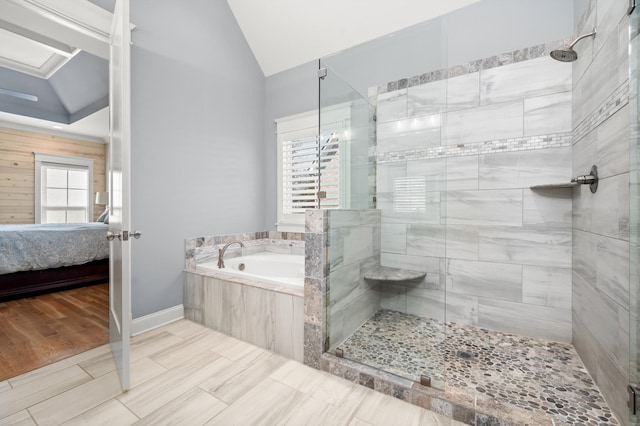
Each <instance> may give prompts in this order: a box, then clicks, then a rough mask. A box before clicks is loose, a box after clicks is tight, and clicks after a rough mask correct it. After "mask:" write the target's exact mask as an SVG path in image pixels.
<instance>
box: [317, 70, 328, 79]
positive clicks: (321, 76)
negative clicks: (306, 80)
mask: <svg viewBox="0 0 640 426" xmlns="http://www.w3.org/2000/svg"><path fill="white" fill-rule="evenodd" d="M326 76H327V69H326V68H320V69H319V70H318V78H319V79H320V80H324V78H325V77H326Z"/></svg>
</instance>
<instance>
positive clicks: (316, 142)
mask: <svg viewBox="0 0 640 426" xmlns="http://www.w3.org/2000/svg"><path fill="white" fill-rule="evenodd" d="M346 111H348V109H346V108H344V107H343V108H341V109H339V111H338V112H337V113H336V112H335V110H332V111H331V112H329V113H327V116H325V117H323V132H322V134H321V135H320V137H318V136H317V134H318V113H317V111H312V112H309V113H305V114H299V115H295V116H290V117H285V118H282V119H279V120H276V124H277V134H278V138H277V139H278V223H277V229H278V230H279V231H298V232H303V231H304V212H305V210H307V209H314V208H318V206H319V207H320V208H323V209H335V208H339V207H340V206H342V205H344V203H343V201H342V199H343V193H344V191H342V190H341V185H344V180H345V179H344V176H345V172H344V169H345V166H346V163H347V162H346V155H347V153H346V151H345V142H346V138H345V137H344V136H345V134H346V132H345V123H346V120H347V119H348V114H345V112H346ZM323 114H325V112H324V110H323Z"/></svg>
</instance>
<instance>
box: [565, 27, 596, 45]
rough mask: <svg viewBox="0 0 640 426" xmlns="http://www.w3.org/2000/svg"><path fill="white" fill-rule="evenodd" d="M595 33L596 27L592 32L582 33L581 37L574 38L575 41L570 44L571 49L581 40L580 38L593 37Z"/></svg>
mask: <svg viewBox="0 0 640 426" xmlns="http://www.w3.org/2000/svg"><path fill="white" fill-rule="evenodd" d="M594 35H596V29H595V28H594V29H593V31H591V32H590V33H587V34H582V35H581V36H580V37H578V38H577V39H575V40H573V42H572V43H571V44H570V45H569V49H573V46H575V45H576V43H577V42H579V41H580V40H582V39H583V38H587V37H593V36H594Z"/></svg>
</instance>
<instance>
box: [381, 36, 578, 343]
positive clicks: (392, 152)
mask: <svg viewBox="0 0 640 426" xmlns="http://www.w3.org/2000/svg"><path fill="white" fill-rule="evenodd" d="M561 43H562V41H554V42H550V43H548V44H547V45H541V46H534V47H528V48H525V49H521V50H518V51H516V52H510V53H505V54H503V55H498V56H496V57H493V58H486V59H484V60H478V61H474V62H472V63H470V64H466V65H464V66H455V67H452V68H450V69H448V70H440V71H437V72H434V73H428V74H425V75H423V76H418V77H413V78H409V79H404V80H401V81H399V82H393V83H390V84H387V85H385V86H383V87H380V88H378V89H377V92H378V93H375V92H376V90H372V91H370V95H372V100H374V101H375V102H377V137H378V155H377V200H378V208H379V209H380V210H381V211H382V227H381V233H382V247H381V251H382V253H381V263H382V265H383V266H390V267H397V268H405V269H416V270H422V271H426V272H427V276H426V278H425V279H424V281H423V282H422V283H420V284H418V285H416V284H410V285H406V286H404V285H385V286H382V287H381V294H382V296H381V302H380V303H381V307H382V308H386V309H393V310H397V311H401V312H406V313H409V314H413V315H420V316H424V317H432V318H436V319H439V320H443V319H446V320H447V321H455V322H458V323H462V324H472V325H478V326H481V327H486V328H490V329H494V330H499V331H505V332H513V333H518V334H522V335H527V336H532V337H539V338H545V339H550V340H556V341H563V342H570V341H571V238H572V234H571V190H570V189H561V190H546V191H532V190H530V189H529V187H530V186H531V185H538V184H548V183H559V182H568V180H569V179H570V177H571V173H572V170H571V130H572V121H571V120H572V117H571V99H572V93H571V89H572V71H571V67H570V66H567V64H563V63H560V62H556V61H554V60H552V59H551V58H550V57H549V56H548V55H547V53H548V51H550V50H551V49H553V48H554V47H556V46H557V45H559V44H561ZM445 284H446V286H445ZM445 291H446V295H445ZM445 296H446V297H445ZM445 308H446V309H445ZM445 312H446V317H445Z"/></svg>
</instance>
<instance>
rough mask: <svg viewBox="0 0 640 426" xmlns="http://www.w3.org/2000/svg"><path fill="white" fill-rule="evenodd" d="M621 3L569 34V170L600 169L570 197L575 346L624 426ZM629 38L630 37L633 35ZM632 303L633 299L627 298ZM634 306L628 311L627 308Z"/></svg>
mask: <svg viewBox="0 0 640 426" xmlns="http://www.w3.org/2000/svg"><path fill="white" fill-rule="evenodd" d="M627 6H628V2H626V1H624V0H592V1H591V2H590V5H589V7H588V9H587V11H586V12H585V14H584V15H583V17H582V19H581V20H580V23H579V24H578V27H577V28H576V30H575V31H574V33H575V34H580V33H581V32H585V31H587V29H589V28H593V27H597V28H598V34H597V36H596V38H595V39H585V40H583V41H581V42H580V43H578V44H577V45H576V49H577V52H578V55H579V56H578V60H577V61H576V62H574V63H573V66H572V68H573V94H574V96H573V102H572V121H573V128H574V141H573V158H572V159H573V173H574V174H576V173H577V174H580V173H582V170H585V168H588V167H591V164H595V165H597V166H598V175H599V178H600V181H599V185H598V191H597V192H596V193H595V194H592V193H591V192H590V191H589V189H588V188H586V187H579V188H576V189H575V190H574V193H573V239H572V240H573V274H572V281H573V292H572V300H573V309H572V315H573V344H574V347H575V348H576V351H577V352H578V354H579V355H580V357H581V358H582V360H583V361H584V364H585V367H586V368H587V370H588V371H589V373H590V374H591V376H592V377H593V379H594V381H595V382H596V384H597V385H598V387H599V388H600V390H601V392H602V394H603V395H604V397H605V399H606V400H607V402H608V403H609V406H610V407H611V409H612V410H613V412H614V413H615V414H616V416H617V418H618V420H620V421H621V423H622V424H625V425H627V424H629V409H628V408H627V397H628V395H627V392H626V387H627V384H628V383H629V375H628V374H629V349H630V348H629V315H630V305H629V283H630V281H629V264H630V262H629V181H630V179H629V176H630V175H629V140H630V134H629V123H630V122H629V118H630V111H629V110H630V107H629V82H628V72H629V71H628V70H629V69H628V61H629V18H628V16H627V14H626V8H627ZM632 34H633V33H632ZM632 300H633V299H632ZM633 310H634V309H633V308H632V309H631V311H633Z"/></svg>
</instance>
